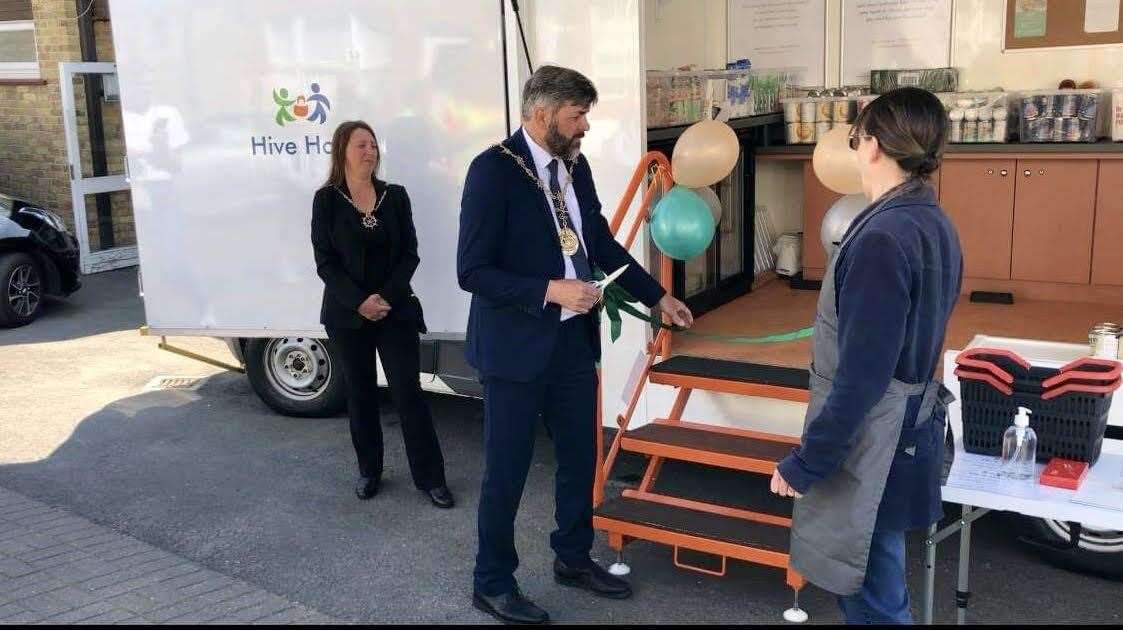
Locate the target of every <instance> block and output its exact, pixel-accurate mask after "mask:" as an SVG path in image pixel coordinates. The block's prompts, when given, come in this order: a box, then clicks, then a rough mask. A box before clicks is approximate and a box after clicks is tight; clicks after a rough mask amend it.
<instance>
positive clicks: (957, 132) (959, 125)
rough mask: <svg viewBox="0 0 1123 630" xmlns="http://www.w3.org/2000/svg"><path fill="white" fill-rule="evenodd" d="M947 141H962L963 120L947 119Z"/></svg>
mask: <svg viewBox="0 0 1123 630" xmlns="http://www.w3.org/2000/svg"><path fill="white" fill-rule="evenodd" d="M948 132H949V138H948V141H949V142H963V121H960V120H955V119H952V120H949V121H948Z"/></svg>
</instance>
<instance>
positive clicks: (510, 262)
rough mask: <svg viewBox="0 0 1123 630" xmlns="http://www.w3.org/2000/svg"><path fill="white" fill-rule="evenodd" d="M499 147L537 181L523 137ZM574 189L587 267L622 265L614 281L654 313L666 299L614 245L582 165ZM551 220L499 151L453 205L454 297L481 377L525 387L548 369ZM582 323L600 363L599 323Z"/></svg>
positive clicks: (472, 173) (555, 269) (552, 323)
mask: <svg viewBox="0 0 1123 630" xmlns="http://www.w3.org/2000/svg"><path fill="white" fill-rule="evenodd" d="M503 145H504V146H506V147H507V148H508V149H510V150H511V151H512V152H514V153H515V154H516V155H520V156H522V158H523V160H524V161H525V163H526V165H527V167H528V168H530V169H531V172H534V158H533V157H532V156H531V153H530V148H529V147H528V146H527V143H526V139H525V138H524V136H523V133H522V131H521V130H520V131H516V132H515V134H514V135H512V136H511V137H510V138H508V139H507V140H505V141H504V142H503ZM573 189H574V192H575V193H576V195H577V202H578V205H580V206H581V218H582V226H581V228H582V236H583V237H584V242H585V246H586V248H587V250H588V251H587V254H588V257H589V262H590V264H591V265H593V266H596V267H599V268H600V269H601V270H602V271H604V272H606V273H611V272H613V271H615V270H616V269H618V268H620V267H621V266H622V265H625V264H627V265H629V267H628V270H627V271H625V272H624V273H623V274H622V275H621V276H620V278H619V279H618V280H617V282H618V283H619V284H620V286H621V287H623V288H624V289H625V290H627V291H628V292H629V293H631V294H632V295H634V296H635V297H636V298H637V299H639V300H640V301H641V302H643V303H644V304H646V305H647V306H654V305H656V304H657V303H658V302H659V299H660V298H662V297H663V294H664V293H665V291H664V290H663V287H662V286H660V285H659V283H658V282H656V281H655V279H654V278H652V277H651V276H650V275H649V274H648V273H647V272H646V271H645V270H644V269H643V266H642V265H640V264H639V263H638V262H636V261H635V259H634V258H632V256H631V255H630V254H628V252H627V250H625V249H624V247H623V246H622V245H620V244H619V243H618V242H616V239H615V238H614V237H613V236H612V233H611V232H610V231H609V228H608V221H607V220H606V219H605V218H604V216H603V215H602V214H601V204H600V200H598V199H597V191H596V188H595V187H594V185H593V174H592V171H591V170H590V168H589V162H588V160H586V159H585V157H584V156H580V157H578V161H577V163H576V164H575V165H574V168H573ZM552 213H553V209H552V208H549V207H548V206H547V201H546V196H545V195H544V194H543V193H542V190H541V189H540V188H539V187H538V186H537V185H536V184H535V182H534V181H532V180H531V179H530V178H529V177H528V176H527V174H526V172H525V171H523V169H522V168H521V167H519V165H518V164H517V163H515V161H514V160H513V159H512V158H511V156H509V155H506V154H504V153H503V152H502V151H500V150H499V148H498V147H491V148H489V149H488V150H486V151H484V152H483V153H481V154H480V155H479V156H477V157H476V159H475V160H473V161H472V165H471V166H470V167H469V168H468V177H467V180H466V181H465V182H464V196H463V199H462V200H461V204H460V241H459V246H458V250H457V256H456V271H457V276H458V278H459V280H460V286H461V288H463V289H464V290H465V291H468V292H469V293H471V294H472V308H471V312H470V314H469V316H468V340H467V341H468V347H467V358H468V362H469V363H470V364H471V365H472V366H473V367H475V368H476V369H477V370H479V371H480V372H481V373H482V374H483V375H484V376H485V377H486V376H495V377H498V378H502V379H505V380H511V381H517V382H530V381H532V380H534V379H536V378H537V377H538V376H540V375H541V374H542V373H543V372H544V371H545V369H546V366H547V364H548V362H549V360H550V355H551V353H552V352H553V349H554V343H555V342H556V340H557V335H558V327H559V324H560V321H561V307H560V306H558V305H557V304H545V305H544V304H543V302H544V300H545V297H546V286H547V284H549V281H550V280H551V279H562V278H564V277H565V262H564V260H563V258H562V253H561V244H560V242H559V241H558V232H557V228H556V227H555V225H554V220H553V218H552V216H551V215H552ZM587 320H588V321H589V322H590V325H591V326H592V327H593V328H594V330H593V331H592V332H593V339H595V340H598V341H597V344H596V346H597V347H596V348H595V349H594V352H595V353H596V357H597V358H598V359H599V357H600V343H599V339H600V324H599V317H598V316H596V315H594V316H593V317H590V318H587Z"/></svg>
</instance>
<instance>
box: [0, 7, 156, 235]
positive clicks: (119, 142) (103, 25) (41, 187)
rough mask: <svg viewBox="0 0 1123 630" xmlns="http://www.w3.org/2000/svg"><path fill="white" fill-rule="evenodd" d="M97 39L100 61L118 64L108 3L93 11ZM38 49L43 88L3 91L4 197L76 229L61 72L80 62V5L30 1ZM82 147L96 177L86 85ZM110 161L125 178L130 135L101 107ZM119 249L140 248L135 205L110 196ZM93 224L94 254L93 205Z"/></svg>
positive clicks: (90, 209)
mask: <svg viewBox="0 0 1123 630" xmlns="http://www.w3.org/2000/svg"><path fill="white" fill-rule="evenodd" d="M93 10H94V18H95V22H94V33H95V38H96V43H97V46H96V48H97V51H98V59H99V60H100V61H112V60H113V42H112V26H111V25H110V23H109V21H108V12H107V11H106V8H105V2H104V0H97V5H95V7H94V9H93ZM32 14H33V17H34V21H35V43H36V48H37V52H38V55H39V69H40V75H41V78H42V82H41V83H40V84H35V85H0V155H3V156H4V157H3V159H2V160H0V190H3V191H6V192H10V193H12V194H15V195H19V196H23V197H27V198H29V199H33V200H35V201H38V202H40V203H42V204H44V205H46V206H48V207H50V208H52V209H54V210H56V211H57V212H59V213H60V214H62V215H63V218H64V219H66V222H67V224H68V225H69V226H71V228H73V226H74V211H73V207H72V205H71V200H70V176H69V173H68V171H67V161H66V138H65V135H64V132H63V120H62V104H61V98H62V93H61V90H60V87H59V75H58V64H59V62H62V61H81V60H82V49H81V45H80V43H79V37H78V22H77V20H76V19H75V18H76V14H77V11H76V6H75V2H74V0H32ZM75 101H76V110H77V118H78V127H79V129H78V139H79V145H80V149H81V153H82V165H83V166H82V170H83V171H84V174H85V175H86V176H89V175H91V174H92V167H91V164H92V161H91V159H90V142H89V139H90V138H89V130H88V127H87V118H86V111H85V110H86V97H85V90H84V88H83V84H82V82H81V81H75ZM102 112H103V118H104V127H105V143H106V159H107V162H108V170H109V172H110V173H113V174H116V173H122V172H123V169H124V166H123V159H122V157H123V156H124V154H125V150H124V134H123V132H122V127H121V111H120V105H119V104H118V103H104V102H103V103H102ZM111 202H112V207H113V228H114V236H115V237H116V244H117V245H118V246H120V245H131V244H135V242H136V236H135V232H134V230H133V218H132V203H131V199H130V197H129V195H128V193H120V194H114V195H112V196H111ZM86 205H87V223H88V225H89V226H90V232H91V238H90V244H91V249H93V250H97V249H98V243H99V242H100V239H99V237H98V235H97V206H96V204H95V203H94V199H93V197H88V198H87V202H86Z"/></svg>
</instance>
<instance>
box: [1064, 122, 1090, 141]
mask: <svg viewBox="0 0 1123 630" xmlns="http://www.w3.org/2000/svg"><path fill="white" fill-rule="evenodd" d="M1062 120H1063V121H1064V122H1063V123H1062V125H1063V128H1062V131H1061V136H1062V138H1063V139H1064V141H1065V142H1080V141H1081V140H1083V139H1084V129H1082V128H1081V126H1080V123H1081V122H1085V121H1081V120H1080V119H1079V118H1064V119H1062Z"/></svg>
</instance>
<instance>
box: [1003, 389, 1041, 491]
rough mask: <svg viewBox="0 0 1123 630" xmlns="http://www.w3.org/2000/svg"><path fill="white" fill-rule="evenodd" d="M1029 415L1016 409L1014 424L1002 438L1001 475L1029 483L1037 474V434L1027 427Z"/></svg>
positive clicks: (1027, 411) (1025, 411) (1027, 412)
mask: <svg viewBox="0 0 1123 630" xmlns="http://www.w3.org/2000/svg"><path fill="white" fill-rule="evenodd" d="M1029 414H1030V411H1029V409H1027V408H1026V407H1018V414H1017V415H1016V416H1015V417H1014V424H1013V425H1011V426H1010V428H1008V429H1006V433H1005V434H1004V435H1003V436H1002V473H1003V474H1004V475H1005V476H1006V477H1007V478H1009V479H1017V480H1024V481H1029V480H1032V479H1033V478H1034V477H1035V476H1036V473H1037V433H1035V432H1034V430H1033V429H1032V428H1030V426H1029Z"/></svg>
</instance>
